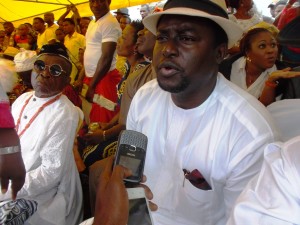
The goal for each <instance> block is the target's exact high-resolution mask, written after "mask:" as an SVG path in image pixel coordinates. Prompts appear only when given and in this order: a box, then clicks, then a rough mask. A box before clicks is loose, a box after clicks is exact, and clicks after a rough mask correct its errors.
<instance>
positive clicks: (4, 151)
mask: <svg viewBox="0 0 300 225" xmlns="http://www.w3.org/2000/svg"><path fill="white" fill-rule="evenodd" d="M16 152H20V146H19V145H17V146H10V147H4V148H0V155H7V154H12V153H16Z"/></svg>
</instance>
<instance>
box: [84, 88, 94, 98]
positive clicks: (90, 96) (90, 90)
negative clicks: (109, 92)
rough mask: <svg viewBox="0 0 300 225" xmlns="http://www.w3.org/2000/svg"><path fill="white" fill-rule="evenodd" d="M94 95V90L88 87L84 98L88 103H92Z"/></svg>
mask: <svg viewBox="0 0 300 225" xmlns="http://www.w3.org/2000/svg"><path fill="white" fill-rule="evenodd" d="M94 94H95V88H92V87H89V88H88V90H87V92H86V96H85V98H86V100H87V101H89V102H93V98H94Z"/></svg>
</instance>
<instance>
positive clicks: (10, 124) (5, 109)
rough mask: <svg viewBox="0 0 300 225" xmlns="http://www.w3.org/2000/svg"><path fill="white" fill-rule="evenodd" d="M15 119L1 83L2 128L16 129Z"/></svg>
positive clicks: (0, 109)
mask: <svg viewBox="0 0 300 225" xmlns="http://www.w3.org/2000/svg"><path fill="white" fill-rule="evenodd" d="M14 127H15V123H14V119H13V117H12V115H11V112H10V104H9V101H8V98H7V95H6V93H5V92H4V90H3V88H2V86H1V83H0V128H14Z"/></svg>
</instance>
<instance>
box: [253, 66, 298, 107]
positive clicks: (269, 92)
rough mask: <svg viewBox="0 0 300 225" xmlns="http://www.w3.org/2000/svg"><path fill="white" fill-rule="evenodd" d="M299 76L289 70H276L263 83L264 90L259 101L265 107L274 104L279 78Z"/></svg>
mask: <svg viewBox="0 0 300 225" xmlns="http://www.w3.org/2000/svg"><path fill="white" fill-rule="evenodd" d="M297 76H300V72H297V71H291V68H289V67H288V68H285V69H283V70H276V71H274V72H273V73H271V75H270V76H269V78H268V80H267V81H266V82H265V86H264V89H263V91H262V94H261V96H260V98H259V101H260V102H261V103H262V104H264V105H265V106H268V105H270V104H271V103H273V102H275V100H276V99H275V98H276V88H277V85H278V84H277V81H278V80H279V79H281V78H284V79H286V78H292V77H297Z"/></svg>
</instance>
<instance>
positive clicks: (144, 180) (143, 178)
mask: <svg viewBox="0 0 300 225" xmlns="http://www.w3.org/2000/svg"><path fill="white" fill-rule="evenodd" d="M146 181H147V177H146V176H145V175H143V177H142V181H141V183H145V182H146Z"/></svg>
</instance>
